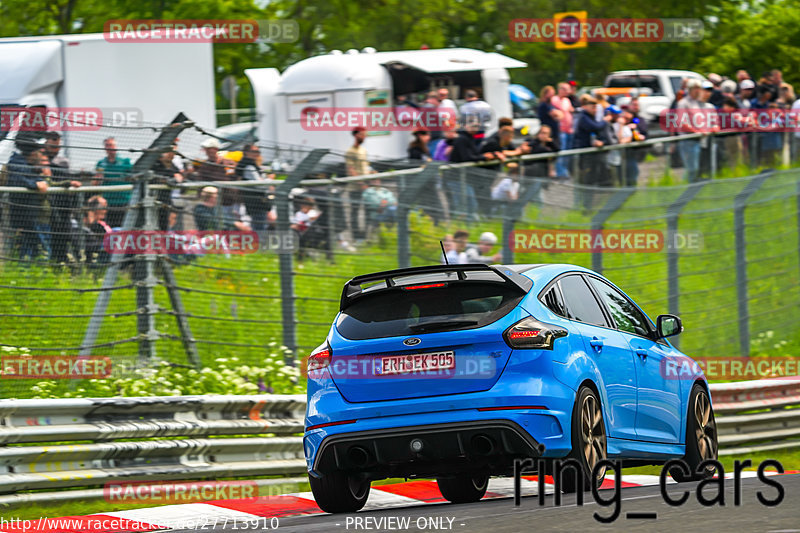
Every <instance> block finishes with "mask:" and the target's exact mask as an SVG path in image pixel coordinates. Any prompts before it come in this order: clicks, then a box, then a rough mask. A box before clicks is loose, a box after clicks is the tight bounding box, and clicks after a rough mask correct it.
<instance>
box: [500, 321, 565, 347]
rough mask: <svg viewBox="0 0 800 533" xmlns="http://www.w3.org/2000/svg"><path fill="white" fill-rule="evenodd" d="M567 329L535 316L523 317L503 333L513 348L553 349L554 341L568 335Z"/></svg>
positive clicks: (507, 342)
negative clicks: (541, 320) (547, 322)
mask: <svg viewBox="0 0 800 533" xmlns="http://www.w3.org/2000/svg"><path fill="white" fill-rule="evenodd" d="M567 333H568V332H567V330H566V329H564V328H562V327H560V326H554V325H553V324H545V323H544V322H539V321H538V320H536V319H535V318H533V317H528V318H523V319H522V320H520V321H519V322H517V323H516V324H514V325H513V326H511V327H510V328H508V329H507V330H506V331H505V333H503V339H505V341H506V344H508V345H509V346H511V347H512V348H520V349H536V350H552V349H553V343H555V341H556V339H558V338H560V337H566V336H567Z"/></svg>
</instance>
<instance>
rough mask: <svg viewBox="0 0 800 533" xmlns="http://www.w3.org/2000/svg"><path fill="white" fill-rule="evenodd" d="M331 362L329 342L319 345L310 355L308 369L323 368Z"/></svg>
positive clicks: (310, 370)
mask: <svg viewBox="0 0 800 533" xmlns="http://www.w3.org/2000/svg"><path fill="white" fill-rule="evenodd" d="M330 364H331V347H330V346H328V344H327V343H325V344H321V345H319V346H318V347H317V348H316V349H315V350H314V351H313V352H311V355H309V356H308V371H309V372H312V371H314V370H322V369H323V368H327V367H328V365H330Z"/></svg>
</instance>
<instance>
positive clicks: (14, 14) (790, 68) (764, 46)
mask: <svg viewBox="0 0 800 533" xmlns="http://www.w3.org/2000/svg"><path fill="white" fill-rule="evenodd" d="M572 10H585V11H587V12H588V14H589V17H591V18H699V19H702V20H703V21H704V24H705V35H704V38H703V40H702V41H700V42H697V43H590V44H589V46H588V48H585V49H579V50H576V51H575V52H574V53H575V62H576V63H575V66H576V69H575V74H576V76H575V77H576V79H577V80H578V82H580V83H582V84H586V85H599V84H601V83H602V80H603V77H604V76H605V74H606V73H608V72H610V71H613V70H619V69H633V68H679V69H688V70H694V71H698V72H701V73H704V74H705V73H708V72H717V73H720V74H725V75H728V76H733V75H734V73H735V71H736V70H738V69H740V68H744V69H746V70H748V71H749V72H750V73H751V74H752V75H753V76H754V77H758V76H760V75H761V73H762V72H763V71H766V70H769V69H772V68H780V69H781V70H783V74H784V79H785V80H786V81H788V82H790V83H798V82H800V5H798V4H797V3H796V2H795V1H794V0H753V1H751V2H728V1H726V0H707V1H706V2H704V3H696V2H694V1H693V0H664V1H662V2H656V3H652V2H647V3H645V2H626V3H624V5H621V3H620V2H619V1H618V0H617V1H612V0H588V1H581V2H577V1H573V0H553V1H547V0H505V1H502V2H500V1H497V0H370V1H369V2H367V1H366V0H274V1H268V0H267V1H264V0H139V1H134V2H130V1H126V0H106V1H103V2H100V1H98V0H2V1H0V36H3V37H9V36H27V35H47V34H64V33H89V32H101V31H103V24H104V23H105V22H106V21H107V20H109V19H195V20H197V19H258V20H279V19H293V20H296V21H297V22H298V24H299V26H300V38H299V40H298V41H297V42H294V43H285V44H264V43H252V44H217V45H215V46H214V56H215V64H216V73H215V75H216V76H217V82H218V84H219V82H221V80H222V79H223V78H224V77H225V76H228V75H231V74H232V75H234V76H236V77H237V79H238V80H239V83H240V84H241V85H243V86H246V82H245V81H244V75H243V71H244V69H245V68H257V67H276V68H278V69H280V70H283V69H284V68H286V67H287V66H289V65H291V64H292V63H295V62H297V61H299V60H300V59H303V58H305V57H309V56H312V55H316V54H320V53H325V52H327V51H330V50H333V49H341V50H347V49H350V48H356V49H362V48H364V47H367V46H371V47H374V48H376V49H377V50H402V49H418V48H420V47H423V46H427V47H429V48H442V47H449V46H462V47H468V48H477V49H482V50H486V51H497V52H501V53H504V54H506V55H509V56H511V57H514V58H516V59H520V60H522V61H525V62H527V63H528V65H529V67H528V68H527V69H518V70H515V71H514V72H512V73H511V75H512V80H513V81H515V82H518V83H523V84H525V85H527V86H528V87H530V88H531V89H533V90H538V88H540V87H541V86H543V85H545V84H552V83H554V82H556V81H559V80H563V79H565V78H566V75H567V72H568V65H569V54H570V52H568V51H560V50H556V49H555V47H554V45H553V43H527V42H515V41H513V40H511V38H510V37H509V35H508V26H509V22H510V21H511V20H512V19H516V18H549V17H551V16H552V14H553V13H555V12H561V11H572ZM217 92H218V95H219V93H220V91H217ZM218 98H221V96H218ZM220 104H222V102H220ZM251 104H252V102H251V101H250V96H249V91H241V92H240V95H239V106H244V107H248V106H250V105H251ZM221 106H222V107H224V104H222V105H221Z"/></svg>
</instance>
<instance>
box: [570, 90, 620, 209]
mask: <svg viewBox="0 0 800 533" xmlns="http://www.w3.org/2000/svg"><path fill="white" fill-rule="evenodd" d="M598 107H599V106H598V104H597V100H595V99H594V98H593V97H591V96H589V95H583V96H582V97H581V111H580V113H579V117H580V118H579V119H578V124H577V127H576V129H575V137H574V139H573V146H574V148H576V149H578V148H590V147H601V146H603V144H604V143H603V141H602V136H603V131H604V130H605V128H606V124H607V123H608V122H609V121H610V120H611V118H612V116H611V115H610V114H609V115H604V117H603V119H602V120H596V119H595V116H596V113H597V108H598ZM578 157H579V161H578V167H579V170H580V172H579V174H578V185H581V186H584V187H597V186H599V185H601V184H605V176H607V172H606V165H605V154H603V153H597V152H590V153H586V154H581V155H580V156H578ZM575 194H576V198H575V199H576V202H575V204H576V205H575V207H576V208H577V207H578V206H581V207H583V209H584V210H588V209H590V208H591V206H592V201H593V194H592V192H591V190H588V189H581V188H576V189H575Z"/></svg>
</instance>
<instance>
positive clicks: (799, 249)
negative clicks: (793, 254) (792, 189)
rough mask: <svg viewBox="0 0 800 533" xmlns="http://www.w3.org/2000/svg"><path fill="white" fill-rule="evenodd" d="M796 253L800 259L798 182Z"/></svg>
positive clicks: (799, 189)
mask: <svg viewBox="0 0 800 533" xmlns="http://www.w3.org/2000/svg"><path fill="white" fill-rule="evenodd" d="M797 236H798V238H797V253H798V259H800V180H799V181H798V182H797Z"/></svg>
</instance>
